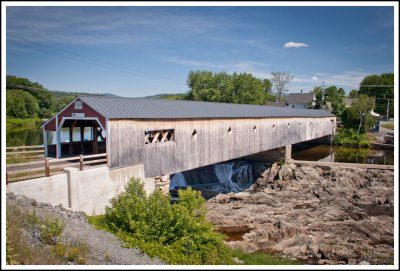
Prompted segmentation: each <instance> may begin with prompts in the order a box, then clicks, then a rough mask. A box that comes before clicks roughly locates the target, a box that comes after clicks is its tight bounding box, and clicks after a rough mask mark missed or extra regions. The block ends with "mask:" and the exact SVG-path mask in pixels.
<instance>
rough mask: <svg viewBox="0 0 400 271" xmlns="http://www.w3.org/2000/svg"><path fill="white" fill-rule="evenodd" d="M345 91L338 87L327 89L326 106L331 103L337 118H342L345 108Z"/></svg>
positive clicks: (325, 93) (332, 110)
mask: <svg viewBox="0 0 400 271" xmlns="http://www.w3.org/2000/svg"><path fill="white" fill-rule="evenodd" d="M345 94H346V93H345V91H344V89H343V88H339V89H338V88H337V87H336V86H330V87H328V88H326V89H325V92H324V93H323V95H324V104H327V103H328V102H329V103H330V106H331V108H332V109H331V110H330V111H331V112H332V113H333V114H335V115H336V116H340V115H341V114H342V111H343V109H344V107H345V105H344V103H343V98H344V97H345Z"/></svg>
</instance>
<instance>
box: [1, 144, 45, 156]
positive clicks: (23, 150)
mask: <svg viewBox="0 0 400 271" xmlns="http://www.w3.org/2000/svg"><path fill="white" fill-rule="evenodd" d="M6 156H7V159H9V158H11V157H12V156H14V157H16V158H21V159H28V158H29V159H31V158H41V157H44V147H43V145H35V146H16V147H7V148H6Z"/></svg>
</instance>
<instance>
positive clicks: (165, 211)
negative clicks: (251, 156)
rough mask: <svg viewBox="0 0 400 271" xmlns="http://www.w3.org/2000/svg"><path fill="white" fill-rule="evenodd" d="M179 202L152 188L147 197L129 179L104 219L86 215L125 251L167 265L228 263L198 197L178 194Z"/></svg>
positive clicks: (190, 192)
mask: <svg viewBox="0 0 400 271" xmlns="http://www.w3.org/2000/svg"><path fill="white" fill-rule="evenodd" d="M178 193H179V201H178V202H177V203H175V204H171V203H170V196H169V195H168V196H166V195H163V194H162V192H161V191H160V190H157V191H155V192H153V193H152V194H150V195H149V196H147V195H146V193H145V191H144V189H143V184H142V183H141V181H140V180H139V179H135V178H132V179H131V181H130V182H129V183H128V184H127V186H126V187H125V192H123V193H121V194H120V195H119V196H118V197H115V198H113V199H112V200H111V201H110V203H111V207H107V208H106V210H105V214H104V215H100V216H94V217H90V219H89V221H90V222H91V223H93V224H94V225H96V226H97V227H99V228H102V229H105V230H108V231H111V232H113V233H114V234H116V235H117V236H118V237H120V238H121V239H122V240H124V241H125V242H126V246H128V247H139V248H140V249H141V250H142V251H144V252H145V253H147V254H148V255H149V256H158V257H160V258H161V259H163V260H165V261H166V262H168V263H170V264H230V263H232V260H231V257H230V251H229V249H228V248H227V247H225V245H224V243H223V240H224V236H223V235H222V234H220V233H216V232H214V231H213V227H212V225H211V224H209V223H208V222H206V219H205V217H206V207H205V201H204V198H202V196H201V193H200V192H198V191H194V190H192V189H191V188H188V189H186V190H179V191H178Z"/></svg>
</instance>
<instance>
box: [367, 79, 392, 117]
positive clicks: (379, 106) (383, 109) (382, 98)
mask: <svg viewBox="0 0 400 271" xmlns="http://www.w3.org/2000/svg"><path fill="white" fill-rule="evenodd" d="M359 94H367V95H368V96H370V97H375V106H376V108H375V112H377V113H379V114H381V115H386V114H387V109H388V101H389V116H393V115H394V74H393V73H383V74H381V75H377V74H373V75H368V76H366V77H364V79H363V80H362V81H361V83H360V91H359Z"/></svg>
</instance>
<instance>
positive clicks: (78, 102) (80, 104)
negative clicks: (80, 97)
mask: <svg viewBox="0 0 400 271" xmlns="http://www.w3.org/2000/svg"><path fill="white" fill-rule="evenodd" d="M74 108H75V109H82V101H75V104H74Z"/></svg>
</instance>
